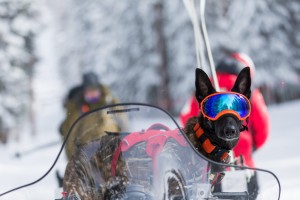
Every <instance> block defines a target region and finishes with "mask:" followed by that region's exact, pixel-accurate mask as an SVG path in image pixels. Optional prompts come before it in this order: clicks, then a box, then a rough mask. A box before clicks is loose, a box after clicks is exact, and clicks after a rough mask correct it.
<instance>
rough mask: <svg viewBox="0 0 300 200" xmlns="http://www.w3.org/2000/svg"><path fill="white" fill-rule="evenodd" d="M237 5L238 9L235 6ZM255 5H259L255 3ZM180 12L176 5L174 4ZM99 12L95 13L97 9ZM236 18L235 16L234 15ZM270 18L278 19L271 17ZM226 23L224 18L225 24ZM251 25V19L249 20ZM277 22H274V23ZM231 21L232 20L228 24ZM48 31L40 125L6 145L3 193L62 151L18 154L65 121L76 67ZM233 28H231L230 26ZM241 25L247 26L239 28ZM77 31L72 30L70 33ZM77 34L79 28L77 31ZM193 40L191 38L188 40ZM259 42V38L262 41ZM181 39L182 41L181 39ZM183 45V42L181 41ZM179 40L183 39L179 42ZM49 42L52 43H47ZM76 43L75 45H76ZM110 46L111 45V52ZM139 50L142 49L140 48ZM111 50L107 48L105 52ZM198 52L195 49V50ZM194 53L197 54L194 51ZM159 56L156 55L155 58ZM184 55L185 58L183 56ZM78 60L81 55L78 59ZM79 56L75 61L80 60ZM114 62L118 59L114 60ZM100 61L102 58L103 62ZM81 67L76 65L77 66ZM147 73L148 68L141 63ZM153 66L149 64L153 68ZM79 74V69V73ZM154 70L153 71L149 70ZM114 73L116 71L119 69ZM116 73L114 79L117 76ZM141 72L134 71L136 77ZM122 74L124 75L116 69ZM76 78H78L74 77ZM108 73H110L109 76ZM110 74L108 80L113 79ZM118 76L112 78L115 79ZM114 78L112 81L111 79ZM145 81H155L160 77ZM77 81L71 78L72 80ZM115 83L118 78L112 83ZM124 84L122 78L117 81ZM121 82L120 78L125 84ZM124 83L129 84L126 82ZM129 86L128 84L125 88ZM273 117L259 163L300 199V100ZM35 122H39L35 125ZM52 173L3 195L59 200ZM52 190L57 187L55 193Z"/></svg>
mask: <svg viewBox="0 0 300 200" xmlns="http://www.w3.org/2000/svg"><path fill="white" fill-rule="evenodd" d="M232 9H233V8H232ZM252 9H253V8H252ZM252 9H251V10H248V12H249V13H246V14H247V15H251V12H252ZM174 10H175V11H174V12H176V9H174ZM47 12H49V11H47V10H44V11H43V13H45V14H44V16H43V17H45V20H46V22H47V23H48V22H49V23H51V18H50V17H49V16H47ZM94 14H95V13H94ZM92 17H93V19H95V18H97V17H99V16H98V15H95V16H92ZM232 17H234V16H232ZM270 21H274V20H273V19H270ZM221 23H222V22H220V24H221ZM245 24H247V23H245ZM272 24H274V23H272ZM225 25H226V24H225ZM46 28H47V30H46V31H45V32H43V33H42V36H41V38H40V41H39V44H40V48H39V53H40V56H41V57H42V58H43V59H42V60H41V62H40V63H39V64H38V66H37V67H36V69H37V70H36V77H35V80H34V86H33V87H34V90H35V102H34V106H35V111H36V112H35V120H36V123H35V124H30V123H29V122H28V123H25V126H24V128H23V133H22V134H20V138H19V140H18V141H12V142H10V143H9V144H8V145H6V146H1V145H0V152H1V154H0V193H2V192H5V191H7V190H9V189H12V188H14V187H16V186H20V185H23V184H26V183H29V182H32V181H35V180H37V179H38V178H40V177H41V176H42V175H43V174H44V173H45V172H46V171H47V170H48V169H49V168H50V166H51V164H52V163H53V161H54V159H55V157H56V155H57V153H58V151H59V145H54V146H52V147H49V148H47V149H43V150H40V151H37V152H35V153H31V154H28V155H24V156H22V157H21V158H16V157H15V154H16V153H17V152H26V151H27V150H30V149H32V148H34V147H38V146H41V145H43V144H47V143H49V142H52V141H59V140H60V137H59V134H58V127H59V124H60V122H61V121H62V119H63V117H64V115H63V108H62V101H63V97H64V95H65V94H66V89H67V88H65V87H63V84H65V82H64V83H63V82H62V80H61V75H60V73H61V72H62V71H65V72H70V71H72V69H71V67H69V68H68V67H66V69H61V68H60V65H59V64H58V61H57V60H56V59H55V58H56V57H55V53H57V52H59V51H60V49H55V48H56V47H57V46H55V44H53V41H55V40H58V41H59V40H60V39H61V38H60V37H58V38H53V35H55V34H53V32H55V30H52V29H51V26H47V27H46ZM226 28H227V27H226ZM235 28H242V27H237V25H236V26H235ZM70 34H71V33H70ZM73 34H75V33H73ZM186 40H187V41H188V38H187V39H186ZM16 42H17V41H16ZM258 42H259V41H257V43H258ZM178 43H179V41H178ZM179 44H181V43H179ZM110 45H111V44H110ZM176 45H177V43H176ZM41 47H47V48H41ZM70 48H71V47H70ZM106 50H107V49H105V51H106ZM136 53H138V52H136ZM103 55H105V52H103ZM190 55H192V54H190ZM192 56H193V55H192ZM152 58H153V57H152ZM186 58H188V56H183V57H181V58H179V61H178V63H181V65H183V64H182V63H186V62H187V61H186V60H182V59H186ZM180 59H181V60H180ZM76 61H77V60H76ZM76 61H74V63H77V62H76ZM113 62H116V60H114V61H113ZM99 63H101V62H100V61H99ZM72 66H75V65H72ZM104 66H105V65H103V66H102V68H99V69H98V70H99V72H105V71H106V69H105V68H104ZM140 70H141V71H140V72H141V73H145V71H143V70H144V69H142V67H141V68H140ZM148 70H149V68H148ZM73 71H74V72H73V74H66V76H67V77H72V81H73V82H72V84H73V83H78V82H79V81H78V79H77V78H78V77H79V76H80V75H79V74H80V71H76V70H73ZM277 72H278V73H277V74H283V73H282V72H281V71H280V70H277ZM76 73H77V74H76ZM150 73H153V72H151V71H149V72H147V73H146V74H150ZM113 75H114V74H113ZM113 75H110V77H109V78H111V76H113ZM135 75H136V74H135V73H134V74H132V76H135ZM115 76H118V74H115ZM294 76H295V75H293V74H288V77H293V80H294V79H295V77H294ZM74 77H75V78H74ZM106 78H107V77H106ZM109 78H107V79H109ZM262 78H264V79H267V78H270V76H266V77H265V76H262ZM111 80H112V79H111ZM108 81H109V80H108ZM141 81H148V82H151V83H152V82H155V81H157V80H156V79H152V80H145V79H141ZM183 81H184V84H182V85H180V86H179V87H180V88H182V90H183V89H184V88H192V87H193V86H191V87H186V86H187V84H189V83H190V82H191V81H190V80H187V79H184V80H183ZM70 84H71V83H70ZM111 84H112V83H111ZM116 84H118V83H116ZM119 84H120V83H119ZM121 84H124V83H121ZM122 90H123V89H122ZM269 111H270V116H271V135H270V138H269V140H268V141H267V143H266V145H265V146H264V147H263V148H262V149H260V150H258V151H257V152H256V153H255V160H256V164H257V167H258V168H263V169H268V170H270V171H272V172H274V173H275V174H276V175H277V176H278V178H279V180H280V182H281V186H282V196H281V199H284V200H285V199H289V200H293V199H300V191H299V187H300V171H299V169H300V157H299V155H298V151H297V150H298V149H297V147H298V146H299V144H298V141H299V140H298V139H300V136H299V131H298V128H299V122H298V121H299V117H298V115H299V114H298V112H299V111H300V101H294V102H289V103H285V104H281V105H276V106H275V105H274V106H271V107H269ZM31 126H35V127H31ZM34 129H35V130H36V135H33V133H32V130H34ZM60 161H61V162H60V165H59V166H56V167H54V169H53V170H54V171H55V170H59V171H60V173H61V174H62V173H63V164H65V162H64V161H65V155H64V154H63V155H62V158H61V160H60ZM52 175H53V174H51V175H50V176H49V179H48V180H47V181H46V183H44V184H41V185H42V187H39V188H34V187H33V190H34V191H35V194H34V195H35V196H30V195H29V192H28V191H29V190H30V189H29V190H28V191H26V190H25V192H24V193H20V194H17V195H20V196H17V197H16V196H14V198H6V197H0V200H5V199H17V200H19V199H30V200H34V199H51V200H53V199H54V196H55V193H59V191H53V192H52V194H53V196H44V195H45V193H46V192H45V191H47V192H49V191H48V190H49V188H50V189H52V188H57V187H58V186H57V180H56V178H55V177H54V176H52ZM50 193H51V192H50Z"/></svg>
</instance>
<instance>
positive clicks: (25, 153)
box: [15, 140, 61, 158]
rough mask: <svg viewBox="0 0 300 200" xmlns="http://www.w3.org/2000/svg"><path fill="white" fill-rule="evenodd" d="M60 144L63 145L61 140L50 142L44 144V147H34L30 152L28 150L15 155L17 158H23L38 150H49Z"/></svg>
mask: <svg viewBox="0 0 300 200" xmlns="http://www.w3.org/2000/svg"><path fill="white" fill-rule="evenodd" d="M58 144H61V141H60V140H59V141H53V142H49V143H47V144H43V145H40V146H37V147H34V148H32V149H29V150H27V151H23V152H16V153H15V157H16V158H21V157H22V156H25V155H28V154H31V153H34V152H36V151H37V150H42V149H47V148H49V147H52V146H55V145H58Z"/></svg>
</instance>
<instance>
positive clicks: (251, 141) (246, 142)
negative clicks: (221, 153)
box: [179, 53, 270, 188]
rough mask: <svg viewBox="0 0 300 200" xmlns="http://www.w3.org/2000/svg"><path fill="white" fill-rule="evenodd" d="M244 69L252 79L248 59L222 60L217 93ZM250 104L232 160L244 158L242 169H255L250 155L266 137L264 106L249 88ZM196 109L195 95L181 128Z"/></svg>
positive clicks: (243, 56) (240, 56)
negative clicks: (248, 113) (247, 116)
mask: <svg viewBox="0 0 300 200" xmlns="http://www.w3.org/2000/svg"><path fill="white" fill-rule="evenodd" d="M246 66H249V67H250V72H251V77H252V78H253V77H254V73H255V66H254V64H253V61H252V60H251V58H250V57H249V56H248V55H246V54H243V53H233V54H231V55H229V56H228V57H225V58H224V59H222V60H221V61H220V62H219V63H218V64H217V66H216V72H217V77H218V82H219V85H220V90H221V91H230V89H231V88H232V87H233V84H234V82H235V80H236V78H237V75H238V73H239V72H240V71H241V70H242V69H243V68H244V67H246ZM250 102H251V108H252V110H251V114H250V116H249V123H248V131H247V130H245V131H243V132H241V134H240V139H239V142H238V144H237V145H236V146H235V147H234V149H233V152H234V156H235V158H240V157H243V160H244V164H245V165H247V166H249V167H255V163H254V160H253V157H252V154H253V152H255V151H256V150H257V149H259V148H261V147H262V146H263V145H264V144H265V142H266V140H267V138H268V136H269V129H270V121H269V114H268V111H267V106H266V104H265V101H264V98H263V96H262V94H261V92H260V91H259V89H258V88H252V93H251V99H250ZM198 105H199V104H198V102H197V100H196V98H195V95H192V97H191V98H190V99H189V100H188V102H187V103H186V104H185V105H184V107H183V109H182V111H181V113H180V116H179V118H180V121H181V123H182V125H183V126H184V125H185V124H186V122H187V120H188V119H189V118H190V117H194V116H198V115H199V112H200V110H199V107H198ZM253 179H254V180H252V183H251V184H254V187H257V188H258V186H257V180H256V176H255V177H254V178H253Z"/></svg>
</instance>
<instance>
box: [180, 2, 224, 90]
mask: <svg viewBox="0 0 300 200" xmlns="http://www.w3.org/2000/svg"><path fill="white" fill-rule="evenodd" d="M199 1H200V23H201V27H200V25H199V21H198V17H197V13H196V9H195V2H194V0H183V3H184V5H185V8H186V10H187V12H188V14H189V16H190V18H191V21H192V24H193V28H194V37H195V46H196V57H197V67H198V68H200V69H203V67H201V66H203V64H204V57H205V56H204V52H203V48H201V36H202V34H201V30H202V33H203V40H204V44H205V47H206V50H207V56H208V60H209V65H210V70H211V74H212V78H213V81H214V86H215V89H216V90H217V91H220V87H219V83H218V79H217V75H216V69H215V64H214V60H213V56H212V53H211V48H210V44H209V39H208V34H207V29H206V21H205V3H206V1H205V0H199ZM200 28H201V29H200Z"/></svg>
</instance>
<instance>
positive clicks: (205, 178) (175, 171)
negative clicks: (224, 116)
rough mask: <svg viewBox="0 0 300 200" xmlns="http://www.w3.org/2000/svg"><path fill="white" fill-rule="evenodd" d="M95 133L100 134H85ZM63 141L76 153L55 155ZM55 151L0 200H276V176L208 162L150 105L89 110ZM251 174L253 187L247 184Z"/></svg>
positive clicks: (238, 165) (171, 121)
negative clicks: (45, 166)
mask: <svg viewBox="0 0 300 200" xmlns="http://www.w3.org/2000/svg"><path fill="white" fill-rule="evenodd" d="M91 121H92V122H93V123H88V124H89V127H86V124H87V122H91ZM95 132H97V133H98V134H97V135H98V138H95V137H90V135H91V134H92V133H93V134H92V135H95V134H94V133H95ZM86 138H90V140H87V139H86ZM81 141H89V142H81ZM68 145H74V149H75V150H74V153H73V156H72V158H71V159H70V160H69V161H66V159H65V157H63V156H61V154H62V153H63V150H64V147H65V146H68ZM58 152H59V153H58V155H57V157H56V159H55V161H54V163H53V164H52V165H51V166H50V169H49V170H48V171H47V172H46V173H45V174H44V175H43V176H42V177H41V178H39V179H37V180H35V181H33V182H31V183H28V184H24V185H21V186H19V187H16V188H13V189H11V190H9V191H6V192H3V193H2V194H0V200H2V199H3V200H4V199H5V200H10V199H11V200H16V199H18V200H19V199H26V200H27V199H30V200H34V199H43V200H45V199H49V200H54V199H55V200H71V199H74V200H75V199H81V200H89V199H93V200H95V199H105V200H106V199H113V200H116V199H122V200H123V199H124V200H126V199H127V200H130V199H132V200H133V199H140V200H157V199H162V200H199V199H200V200H218V199H232V200H249V199H263V200H266V199H270V200H275V199H279V198H280V190H281V189H280V182H279V180H278V178H277V177H276V176H275V174H273V173H272V172H270V171H268V170H263V169H256V168H255V169H254V168H248V167H246V166H244V165H243V164H242V162H233V163H232V164H225V163H217V162H214V161H212V160H209V159H207V158H206V157H204V156H203V155H202V154H200V153H199V152H198V151H197V150H196V149H195V148H194V147H193V146H192V144H191V143H190V142H189V140H188V139H187V137H186V136H185V134H184V132H183V129H182V127H180V126H179V125H178V123H177V122H176V120H175V119H174V118H173V117H172V116H171V114H169V113H168V112H167V111H165V110H163V109H161V108H159V107H156V106H153V105H148V104H142V103H123V104H114V105H108V106H104V107H101V108H99V109H97V110H93V111H89V112H88V113H85V114H83V115H82V116H81V117H79V118H78V119H77V120H76V122H75V123H74V124H73V125H72V127H71V128H70V130H69V133H68V136H67V137H66V139H65V141H64V142H63V144H62V147H61V148H60V150H59V151H58ZM37 162H38V161H37ZM55 166H64V171H65V172H64V177H63V186H62V187H59V186H58V184H57V183H56V182H55V179H56V175H55V170H54V167H55ZM24 173H25V172H24ZM254 173H256V174H257V177H258V179H259V190H256V191H252V190H251V188H250V187H249V184H247V183H248V181H249V179H250V178H251V175H252V174H254ZM12 178H13V176H12Z"/></svg>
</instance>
